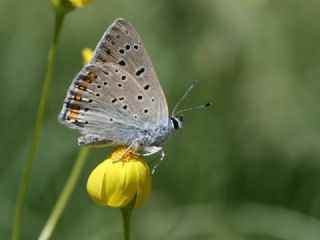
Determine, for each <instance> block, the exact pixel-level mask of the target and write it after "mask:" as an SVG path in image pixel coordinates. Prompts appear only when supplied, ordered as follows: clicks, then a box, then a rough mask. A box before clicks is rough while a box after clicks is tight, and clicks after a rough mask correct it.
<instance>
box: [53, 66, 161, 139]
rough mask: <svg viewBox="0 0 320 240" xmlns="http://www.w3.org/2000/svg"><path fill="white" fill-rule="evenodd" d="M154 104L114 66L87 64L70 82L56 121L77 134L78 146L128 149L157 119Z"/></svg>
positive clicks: (140, 87) (127, 76)
mask: <svg viewBox="0 0 320 240" xmlns="http://www.w3.org/2000/svg"><path fill="white" fill-rule="evenodd" d="M155 104H156V102H155V101H153V100H152V99H150V98H149V96H148V95H147V91H146V90H145V89H144V88H143V87H142V86H141V85H140V84H139V83H138V82H137V81H136V79H135V78H134V77H132V76H131V74H130V73H128V72H127V71H126V70H125V69H123V68H121V67H119V66H118V65H117V64H114V63H104V64H101V63H96V64H88V65H86V66H84V67H83V69H82V70H81V71H80V72H79V73H78V75H77V76H76V77H75V78H74V80H73V81H72V83H71V86H70V87H69V90H68V93H67V96H66V99H65V102H64V105H63V108H62V110H61V112H60V114H59V121H60V122H61V123H63V124H66V125H67V126H69V127H71V128H73V129H77V130H79V131H80V133H81V135H82V137H80V138H79V144H80V145H111V144H113V145H129V144H130V143H132V142H133V141H134V140H136V139H137V138H139V136H141V132H142V131H143V129H144V127H148V126H149V123H150V121H149V119H150V116H155V115H157V108H156V107H155ZM145 124H146V126H144V125H145ZM154 124H156V123H155V122H154Z"/></svg>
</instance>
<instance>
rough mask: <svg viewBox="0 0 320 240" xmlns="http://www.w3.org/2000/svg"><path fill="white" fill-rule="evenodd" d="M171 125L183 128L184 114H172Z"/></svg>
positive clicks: (176, 128)
mask: <svg viewBox="0 0 320 240" xmlns="http://www.w3.org/2000/svg"><path fill="white" fill-rule="evenodd" d="M170 122H171V127H172V129H174V130H178V129H181V128H182V125H183V116H182V115H180V116H172V117H170Z"/></svg>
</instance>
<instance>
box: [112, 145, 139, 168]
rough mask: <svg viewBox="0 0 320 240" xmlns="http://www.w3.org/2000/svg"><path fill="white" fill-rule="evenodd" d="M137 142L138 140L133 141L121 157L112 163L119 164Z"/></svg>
mask: <svg viewBox="0 0 320 240" xmlns="http://www.w3.org/2000/svg"><path fill="white" fill-rule="evenodd" d="M137 141H138V139H136V140H134V141H133V142H132V143H131V144H130V146H129V147H127V149H126V150H125V151H124V153H122V154H121V156H120V157H119V158H118V159H117V160H115V161H113V162H112V163H117V162H119V161H120V160H121V159H122V158H123V156H124V155H126V154H127V153H128V152H129V151H130V149H131V148H132V147H133V145H135V144H136V142H137Z"/></svg>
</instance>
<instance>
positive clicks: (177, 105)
mask: <svg viewBox="0 0 320 240" xmlns="http://www.w3.org/2000/svg"><path fill="white" fill-rule="evenodd" d="M196 84H197V80H194V81H193V82H192V84H191V86H190V87H189V88H188V90H187V91H185V93H184V94H183V96H182V97H181V98H180V100H179V101H178V102H177V104H176V106H175V107H174V109H173V111H172V114H171V116H174V115H175V112H176V110H177V108H178V107H179V105H180V104H181V103H182V102H183V100H184V99H185V98H186V96H187V95H188V94H189V92H190V91H191V90H192V88H194V86H195V85H196ZM179 112H181V111H179Z"/></svg>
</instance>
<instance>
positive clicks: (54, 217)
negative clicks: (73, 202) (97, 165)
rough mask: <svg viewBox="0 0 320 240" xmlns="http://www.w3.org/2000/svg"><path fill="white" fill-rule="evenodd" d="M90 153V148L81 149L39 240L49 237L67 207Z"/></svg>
mask: <svg viewBox="0 0 320 240" xmlns="http://www.w3.org/2000/svg"><path fill="white" fill-rule="evenodd" d="M88 153H89V148H86V147H83V148H81V149H80V151H79V154H78V157H77V160H76V162H75V164H74V165H73V168H72V171H71V173H70V175H69V178H68V180H67V182H66V184H65V186H64V188H63V190H62V193H61V194H60V197H59V199H58V201H57V202H56V205H55V206H54V208H53V210H52V212H51V214H50V216H49V218H48V220H47V222H46V224H45V226H44V228H43V229H42V231H41V234H40V237H39V238H38V240H46V239H49V238H50V236H51V234H52V232H53V230H54V228H55V226H56V224H57V222H58V220H59V218H60V216H61V214H62V212H63V210H64V208H65V207H66V205H67V203H68V201H69V198H70V196H71V194H72V192H73V190H74V187H75V186H76V183H77V182H78V179H79V176H80V174H81V172H82V169H83V167H84V163H85V160H86V158H87V155H88Z"/></svg>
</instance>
